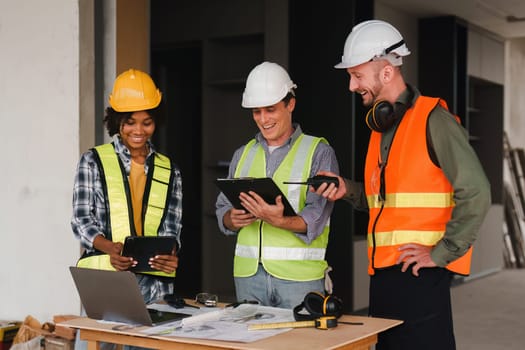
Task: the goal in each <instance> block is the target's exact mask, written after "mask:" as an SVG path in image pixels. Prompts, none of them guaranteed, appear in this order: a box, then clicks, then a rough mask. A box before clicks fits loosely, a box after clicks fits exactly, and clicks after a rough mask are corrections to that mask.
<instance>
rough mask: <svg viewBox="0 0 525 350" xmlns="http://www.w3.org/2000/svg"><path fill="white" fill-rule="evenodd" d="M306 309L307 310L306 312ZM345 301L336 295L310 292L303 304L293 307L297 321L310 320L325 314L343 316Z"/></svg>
mask: <svg viewBox="0 0 525 350" xmlns="http://www.w3.org/2000/svg"><path fill="white" fill-rule="evenodd" d="M305 311H306V312H305ZM342 314H343V302H342V301H341V299H339V298H338V297H336V296H335V295H331V294H329V295H326V296H325V295H322V294H321V293H318V292H309V293H308V294H306V296H305V297H304V300H303V302H302V303H301V304H299V305H297V306H296V307H294V309H293V316H294V318H295V320H296V321H310V320H315V319H318V318H320V317H323V316H335V317H336V318H339V317H341V315H342Z"/></svg>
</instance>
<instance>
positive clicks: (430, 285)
mask: <svg viewBox="0 0 525 350" xmlns="http://www.w3.org/2000/svg"><path fill="white" fill-rule="evenodd" d="M451 277H452V274H451V273H450V272H449V271H448V270H446V269H443V268H426V269H420V270H419V277H416V276H414V275H412V270H411V269H408V270H407V271H406V272H401V267H400V266H394V267H391V268H387V269H382V270H376V272H375V275H373V276H371V278H370V316H373V317H382V318H392V319H398V320H403V321H404V323H403V324H401V325H400V326H397V327H395V328H392V329H390V330H387V331H385V332H382V333H380V334H379V337H378V338H379V339H378V344H377V345H376V350H411V349H414V350H433V349H435V350H455V349H456V342H455V339H454V329H453V324H452V307H451V302H450V281H451Z"/></svg>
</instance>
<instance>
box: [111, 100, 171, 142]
mask: <svg viewBox="0 0 525 350" xmlns="http://www.w3.org/2000/svg"><path fill="white" fill-rule="evenodd" d="M161 105H162V103H161ZM161 105H159V106H157V107H155V108H153V109H148V110H146V113H148V114H149V116H150V117H151V119H153V121H154V122H155V125H156V126H157V127H158V126H159V125H160V124H161V122H162V108H161ZM133 113H134V112H117V111H116V110H114V109H113V108H111V107H107V108H106V114H105V115H104V124H105V125H106V130H107V131H108V134H109V136H110V137H111V136H113V135H115V134H118V133H119V132H120V126H121V125H122V123H125V122H126V121H127V120H128V119H129V118H131V115H132V114H133Z"/></svg>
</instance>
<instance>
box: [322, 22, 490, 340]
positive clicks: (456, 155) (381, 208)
mask: <svg viewBox="0 0 525 350" xmlns="http://www.w3.org/2000/svg"><path fill="white" fill-rule="evenodd" d="M409 54H410V51H409V50H408V47H407V45H406V43H405V42H404V39H403V37H402V36H401V34H400V33H399V31H398V30H397V29H396V28H394V27H393V26H392V25H390V24H389V23H386V22H384V21H379V20H371V21H365V22H362V23H360V24H358V25H356V26H355V27H354V28H353V29H352V31H351V33H350V34H349V35H348V37H347V39H346V42H345V46H344V53H343V57H342V60H341V62H340V63H339V64H337V65H336V68H341V69H346V71H347V73H348V75H349V77H350V84H349V90H350V91H351V92H355V93H357V94H359V95H360V96H361V98H362V100H363V104H364V105H365V106H369V107H370V110H369V112H368V113H367V115H366V123H367V125H368V126H369V127H370V129H371V130H372V132H371V135H370V141H369V145H368V151H367V155H366V162H365V174H364V184H362V183H357V182H354V181H351V180H348V179H343V178H341V177H339V183H340V186H339V187H335V185H334V184H330V185H328V184H323V185H322V186H320V187H319V188H318V189H317V194H319V195H321V196H323V197H325V198H327V199H329V200H331V201H335V200H337V199H341V198H342V199H345V200H347V201H349V202H350V203H352V205H353V206H354V207H355V208H357V209H363V210H368V212H369V223H368V230H367V231H368V232H367V241H368V259H369V264H368V273H369V275H370V276H371V277H370V295H369V297H370V306H369V312H370V315H371V316H375V317H385V318H394V319H401V320H403V321H404V323H403V324H402V325H401V326H398V327H396V328H393V329H391V330H389V331H386V332H383V333H381V334H380V335H379V340H378V344H377V346H376V350H385V349H388V350H391V349H400V350H410V349H418V350H420V349H425V350H429V349H436V350H452V349H455V348H456V345H455V338H454V330H453V323H452V310H451V300H450V282H451V277H452V276H453V274H454V273H456V274H461V275H468V274H469V273H470V261H471V254H472V245H473V243H474V241H475V239H476V236H477V232H478V230H479V228H480V226H481V224H482V222H483V219H484V217H485V215H486V213H487V211H488V208H489V206H490V203H491V198H490V185H489V183H488V180H487V178H486V176H485V173H484V171H483V168H482V166H481V164H480V162H479V160H478V157H477V156H476V153H475V152H474V150H473V148H472V147H471V146H470V144H469V142H468V135H467V132H466V130H465V129H464V128H463V127H462V126H461V124H460V121H459V119H458V118H457V117H455V116H453V115H452V114H451V113H450V112H449V111H448V108H447V105H446V102H445V101H443V100H442V99H440V98H436V97H428V96H423V95H421V93H420V92H419V91H418V90H417V89H416V88H415V87H412V86H410V85H408V84H406V83H405V81H404V78H403V76H402V73H401V69H400V66H401V65H402V60H403V57H404V56H407V55H409ZM320 174H323V175H332V176H334V175H335V174H333V173H331V172H325V171H322V172H320Z"/></svg>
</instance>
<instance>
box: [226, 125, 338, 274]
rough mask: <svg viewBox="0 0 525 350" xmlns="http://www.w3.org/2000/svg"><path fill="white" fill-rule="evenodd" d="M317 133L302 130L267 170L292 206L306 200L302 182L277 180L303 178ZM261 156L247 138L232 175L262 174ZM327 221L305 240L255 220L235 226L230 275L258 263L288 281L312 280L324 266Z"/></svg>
mask: <svg viewBox="0 0 525 350" xmlns="http://www.w3.org/2000/svg"><path fill="white" fill-rule="evenodd" d="M319 142H324V143H328V142H327V141H326V140H325V139H323V138H318V137H313V136H309V135H305V134H302V135H300V136H299V137H298V138H297V140H296V141H295V142H294V143H293V145H292V147H291V149H290V151H289V152H288V154H287V155H286V157H285V158H284V159H283V161H282V163H281V164H280V165H279V167H278V168H277V170H276V171H275V173H274V175H273V180H274V182H275V183H276V184H277V186H278V187H279V188H280V189H281V191H282V192H283V193H284V194H285V196H286V198H287V199H288V201H289V202H290V204H291V205H292V207H293V208H294V210H295V211H296V212H299V211H301V210H302V209H303V208H304V206H305V202H306V194H307V192H308V187H307V186H301V185H294V184H283V182H284V181H305V180H306V179H307V178H308V177H309V176H310V169H311V165H312V160H313V155H314V151H315V149H316V147H317V145H318V144H319ZM266 176H267V175H266V156H265V153H264V149H263V147H262V146H261V145H260V144H259V143H257V142H256V140H251V141H250V142H249V143H248V144H247V145H246V146H245V148H244V151H243V153H242V155H241V158H240V159H239V163H238V164H237V167H236V170H235V177H255V178H259V177H266ZM329 225H330V222H329V221H328V222H327V224H326V226H325V228H324V230H323V232H322V234H321V235H319V236H318V237H317V238H316V239H315V240H314V241H313V242H311V243H310V244H306V243H305V242H304V241H303V240H302V239H300V238H298V237H297V236H296V235H295V233H293V232H291V231H288V230H283V229H280V228H277V227H274V226H271V225H270V224H268V223H265V222H263V221H261V220H257V221H255V222H253V223H252V224H251V225H249V226H246V227H243V228H242V229H241V230H239V233H238V236H237V245H236V247H235V257H234V273H233V274H234V276H235V277H249V276H252V275H254V274H255V272H256V271H257V266H258V263H259V262H261V263H262V264H263V265H264V268H265V269H266V271H268V273H270V274H271V275H273V276H275V277H277V278H281V279H285V280H292V281H312V280H317V279H321V278H323V277H324V271H325V269H326V267H327V266H328V264H327V262H326V260H325V253H326V247H327V244H328V233H329V231H330V227H329Z"/></svg>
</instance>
